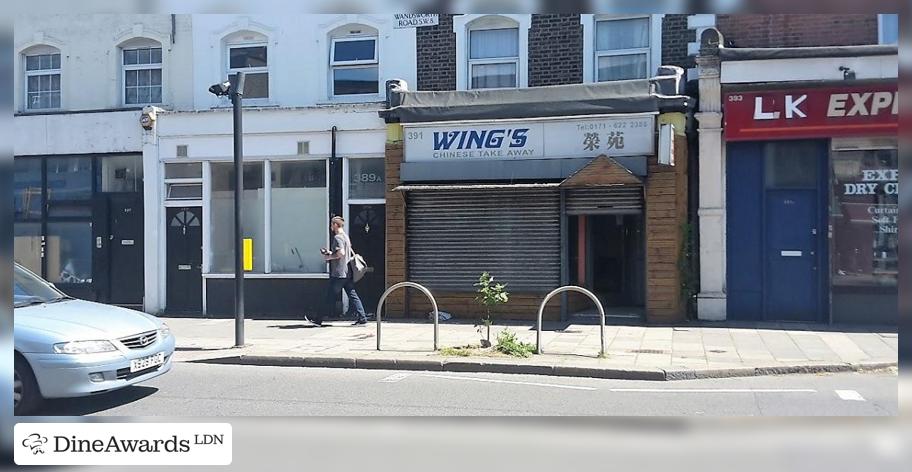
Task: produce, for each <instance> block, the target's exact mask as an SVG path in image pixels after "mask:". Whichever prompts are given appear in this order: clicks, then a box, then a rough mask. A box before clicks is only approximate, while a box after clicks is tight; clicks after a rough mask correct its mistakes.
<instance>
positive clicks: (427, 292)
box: [377, 282, 440, 351]
mask: <svg viewBox="0 0 912 472" xmlns="http://www.w3.org/2000/svg"><path fill="white" fill-rule="evenodd" d="M402 287H411V288H415V289H418V290H420V291H421V292H422V293H424V294H425V295H427V297H428V299H429V300H431V307H433V308H434V350H435V351H436V350H437V336H438V326H439V324H440V321H439V319H440V315H439V313H438V311H437V300H435V299H434V296H433V295H431V291H430V290H428V289H427V288H425V287H424V286H423V285H421V284H416V283H415V282H399V283H397V284H394V285H393V286H392V287H390V288H388V289H386V291H385V292H383V295H380V302H379V303H377V350H378V351H379V350H380V314H381V313H380V312H381V311H382V310H383V303H384V302H385V301H386V296H387V295H389V294H390V293H391V292H393V291H394V290H396V289H397V288H402Z"/></svg>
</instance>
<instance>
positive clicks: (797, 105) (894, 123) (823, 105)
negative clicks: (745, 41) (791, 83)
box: [723, 84, 899, 141]
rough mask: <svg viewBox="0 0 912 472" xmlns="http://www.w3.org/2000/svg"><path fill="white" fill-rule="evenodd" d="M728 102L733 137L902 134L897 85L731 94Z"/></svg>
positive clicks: (730, 136)
mask: <svg viewBox="0 0 912 472" xmlns="http://www.w3.org/2000/svg"><path fill="white" fill-rule="evenodd" d="M723 100H724V101H725V104H724V111H725V138H726V139H727V140H729V141H746V140H764V139H794V138H822V137H830V136H876V135H890V134H896V133H897V131H898V129H899V127H898V123H899V99H898V97H897V92H896V84H889V85H866V86H855V87H828V88H819V89H809V90H804V89H793V90H776V91H762V92H731V93H726V94H725V96H724V97H723Z"/></svg>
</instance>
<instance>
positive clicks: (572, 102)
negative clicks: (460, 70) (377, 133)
mask: <svg viewBox="0 0 912 472" xmlns="http://www.w3.org/2000/svg"><path fill="white" fill-rule="evenodd" d="M392 93H393V94H395V95H396V97H395V99H394V100H391V101H392V102H393V103H398V105H397V106H394V107H393V108H390V109H388V110H384V111H381V112H380V114H381V116H383V117H384V118H385V119H386V120H387V122H401V123H417V122H429V121H455V120H483V119H511V118H538V117H548V116H571V115H596V114H615V113H649V112H662V111H685V110H686V109H688V108H691V107H693V106H694V99H693V98H691V97H688V96H684V95H661V94H657V93H655V85H654V83H653V81H652V80H650V79H642V80H622V81H616V82H605V83H597V84H573V85H556V86H548V87H528V88H518V89H494V90H466V91H445V92H420V91H419V92H410V91H394V92H392Z"/></svg>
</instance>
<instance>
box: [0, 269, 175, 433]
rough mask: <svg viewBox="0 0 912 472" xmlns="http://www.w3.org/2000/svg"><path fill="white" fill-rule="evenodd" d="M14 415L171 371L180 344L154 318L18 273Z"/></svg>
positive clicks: (15, 288) (15, 286) (15, 280)
mask: <svg viewBox="0 0 912 472" xmlns="http://www.w3.org/2000/svg"><path fill="white" fill-rule="evenodd" d="M13 303H14V310H13V313H14V315H13V316H14V340H15V341H14V345H15V351H16V352H15V363H14V366H15V367H14V385H13V398H14V405H15V406H14V410H15V414H17V415H24V414H28V413H29V412H31V411H34V408H35V407H36V406H38V405H39V404H40V402H41V400H42V399H43V398H66V397H81V396H87V395H93V394H97V393H102V392H108V391H111V390H115V389H118V388H123V387H126V386H128V385H133V384H135V383H139V382H142V381H145V380H149V379H151V378H153V377H157V376H159V375H162V374H164V373H165V372H168V371H169V370H171V355H172V354H173V353H174V336H173V335H172V334H171V332H170V330H169V329H168V326H167V325H166V324H165V323H163V322H161V321H160V320H159V319H157V318H155V317H154V316H152V315H147V314H145V313H140V312H138V311H133V310H128V309H125V308H119V307H115V306H110V305H102V304H100V303H93V302H88V301H84V300H76V299H74V298H71V297H68V296H66V295H64V294H63V293H62V292H60V291H59V290H57V289H56V288H55V287H54V286H53V285H51V284H49V283H47V282H45V281H44V280H42V279H41V277H38V276H37V275H35V274H34V273H32V272H31V271H29V270H28V269H25V268H24V267H22V266H20V265H19V264H16V265H15V269H14V275H13Z"/></svg>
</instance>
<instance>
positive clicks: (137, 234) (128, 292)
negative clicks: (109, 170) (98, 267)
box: [107, 193, 143, 306]
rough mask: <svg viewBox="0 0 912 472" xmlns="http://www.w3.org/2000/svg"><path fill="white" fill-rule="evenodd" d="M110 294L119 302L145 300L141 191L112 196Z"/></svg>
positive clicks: (112, 301)
mask: <svg viewBox="0 0 912 472" xmlns="http://www.w3.org/2000/svg"><path fill="white" fill-rule="evenodd" d="M109 198H110V199H109V203H108V211H109V214H110V215H111V218H110V224H109V231H110V236H109V237H108V241H107V245H108V249H109V251H108V255H109V259H108V264H109V266H110V271H109V274H110V275H109V277H110V287H111V291H110V297H109V300H108V302H109V303H113V304H116V305H140V306H141V305H142V303H143V203H142V202H143V201H142V194H141V193H115V194H111V195H110V197H109Z"/></svg>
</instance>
